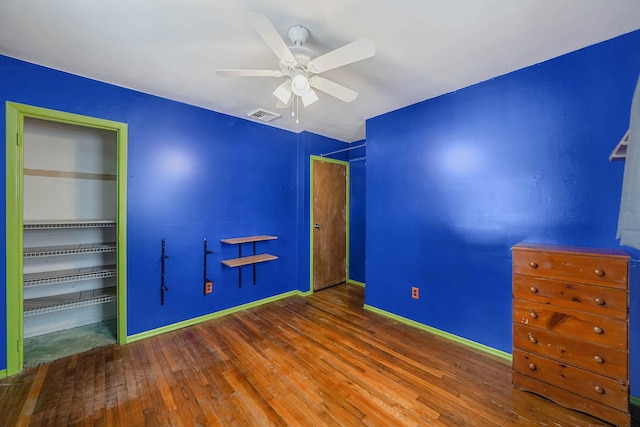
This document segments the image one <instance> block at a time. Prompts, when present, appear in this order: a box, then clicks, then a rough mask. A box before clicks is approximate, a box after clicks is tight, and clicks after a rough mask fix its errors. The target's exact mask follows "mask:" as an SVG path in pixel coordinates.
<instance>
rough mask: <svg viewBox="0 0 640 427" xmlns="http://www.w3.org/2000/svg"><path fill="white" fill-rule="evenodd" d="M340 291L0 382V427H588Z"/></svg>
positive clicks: (506, 374) (495, 371) (479, 360)
mask: <svg viewBox="0 0 640 427" xmlns="http://www.w3.org/2000/svg"><path fill="white" fill-rule="evenodd" d="M363 301H364V290H363V289H362V288H360V287H357V286H353V285H340V286H337V287H333V288H330V289H326V290H323V291H319V292H316V293H315V294H314V295H313V296H310V297H307V298H303V297H291V298H287V299H285V300H280V301H277V302H274V303H271V304H268V305H264V306H261V307H257V308H253V309H250V310H246V311H242V312H239V313H236V314H232V315H228V316H226V317H222V318H219V319H215V320H211V321H208V322H204V323H201V324H198V325H196V326H192V327H189V328H185V329H181V330H178V331H174V332H170V333H166V334H163V335H160V336H156V337H153V338H148V339H145V340H142V341H138V342H134V343H131V344H127V345H122V346H118V345H112V346H107V347H102V348H99V349H94V350H91V351H89V352H87V353H83V354H80V355H75V356H71V357H68V358H65V359H60V360H58V361H55V362H52V363H49V364H45V365H40V366H39V367H35V368H31V369H29V370H26V371H24V372H22V373H20V374H18V375H15V376H13V377H10V378H6V379H4V380H2V381H0V425H1V426H12V425H32V426H49V425H58V426H67V425H78V426H127V427H128V426H165V425H168V426H171V425H175V426H209V425H211V426H215V425H222V426H233V425H240V426H268V425H279V426H284V425H288V426H302V425H309V426H323V425H340V426H356V425H375V426H396V425H420V426H426V425H435V426H505V425H522V426H525V425H545V426H597V425H607V424H606V423H603V422H601V421H599V420H597V419H595V418H592V417H590V416H587V415H584V414H581V413H578V412H574V411H571V410H567V409H563V408H561V407H559V406H557V405H555V404H553V403H551V402H549V401H547V400H545V399H543V398H541V397H538V396H536V395H533V394H529V393H526V392H522V391H518V390H514V389H513V388H512V387H511V367H510V365H509V364H508V363H506V362H504V361H502V360H499V359H497V358H494V357H492V356H489V355H486V354H484V353H481V352H478V351H475V350H472V349H469V348H467V347H464V346H461V345H459V344H456V343H452V342H450V341H448V340H445V339H443V338H439V337H437V336H434V335H431V334H429V333H426V332H424V331H420V330H417V329H414V328H411V327H409V326H406V325H403V324H401V323H398V322H396V321H393V320H389V319H386V318H384V317H381V316H379V315H377V314H374V313H371V312H367V311H365V310H363V309H362V305H363Z"/></svg>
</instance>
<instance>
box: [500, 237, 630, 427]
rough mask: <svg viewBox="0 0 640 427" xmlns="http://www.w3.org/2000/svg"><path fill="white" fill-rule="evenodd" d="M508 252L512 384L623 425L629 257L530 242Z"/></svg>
mask: <svg viewBox="0 0 640 427" xmlns="http://www.w3.org/2000/svg"><path fill="white" fill-rule="evenodd" d="M512 249H513V385H514V386H515V387H516V388H518V389H521V390H527V391H531V392H534V393H537V394H540V395H542V396H545V397H546V398H548V399H551V400H553V401H554V402H556V403H559V404H560V405H563V406H566V407H568V408H572V409H576V410H578V411H582V412H586V413H588V414H591V415H593V416H595V417H598V418H601V419H603V420H606V421H609V422H611V423H613V424H615V425H618V426H628V425H629V424H630V415H629V344H628V341H629V340H628V327H629V324H628V323H629V317H628V279H627V278H628V271H629V267H628V264H629V256H628V255H627V253H626V252H624V251H620V250H607V249H589V248H575V247H566V246H553V245H540V244H530V243H521V244H518V245H516V246H514V247H513V248H512Z"/></svg>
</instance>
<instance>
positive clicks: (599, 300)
mask: <svg viewBox="0 0 640 427" xmlns="http://www.w3.org/2000/svg"><path fill="white" fill-rule="evenodd" d="M595 302H596V304H598V305H604V300H603V299H602V298H596V299H595Z"/></svg>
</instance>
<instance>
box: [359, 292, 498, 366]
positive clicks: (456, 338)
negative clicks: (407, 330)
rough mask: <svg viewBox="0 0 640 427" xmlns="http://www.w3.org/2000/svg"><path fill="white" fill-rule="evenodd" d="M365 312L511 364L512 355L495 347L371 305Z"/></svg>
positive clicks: (366, 307) (366, 306)
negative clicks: (370, 312)
mask: <svg viewBox="0 0 640 427" xmlns="http://www.w3.org/2000/svg"><path fill="white" fill-rule="evenodd" d="M364 308H365V310H369V311H372V312H374V313H377V314H380V315H382V316H385V317H388V318H390V319H393V320H397V321H398V322H401V323H404V324H406V325H409V326H413V327H414V328H418V329H422V330H423V331H426V332H430V333H432V334H434V335H437V336H439V337H442V338H446V339H448V340H451V341H454V342H457V343H458V344H462V345H466V346H467V347H471V348H474V349H476V350H480V351H483V352H485V353H488V354H491V355H493V356H496V357H499V358H500V359H503V360H505V361H508V362H511V354H509V353H506V352H504V351H502V350H498V349H495V348H493V347H489V346H486V345H484V344H480V343H477V342H475V341H471V340H468V339H466V338H462V337H459V336H457V335H453V334H450V333H449V332H445V331H442V330H440V329H436V328H433V327H431V326H427V325H425V324H423V323H419V322H416V321H415V320H411V319H407V318H406V317H402V316H398V315H397V314H393V313H390V312H388V311H385V310H381V309H379V308H376V307H372V306H370V305H367V304H365V305H364Z"/></svg>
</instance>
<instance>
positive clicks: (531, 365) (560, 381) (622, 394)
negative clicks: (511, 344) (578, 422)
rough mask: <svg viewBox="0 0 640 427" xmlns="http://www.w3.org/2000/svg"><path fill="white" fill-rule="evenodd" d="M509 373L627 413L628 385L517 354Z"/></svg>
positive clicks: (526, 354)
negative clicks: (538, 381)
mask: <svg viewBox="0 0 640 427" xmlns="http://www.w3.org/2000/svg"><path fill="white" fill-rule="evenodd" d="M513 369H514V371H515V372H519V373H521V374H524V375H528V376H530V377H533V378H536V379H538V380H540V381H544V382H546V383H549V384H552V385H554V386H557V387H560V388H562V389H564V390H568V391H571V392H573V393H577V394H579V395H581V396H584V397H586V398H588V399H591V400H594V401H596V402H600V403H604V404H606V405H608V406H611V407H614V408H617V409H620V410H625V411H626V410H627V409H628V400H629V385H628V384H627V383H625V382H621V381H617V380H613V379H611V378H606V377H603V376H601V375H598V374H594V373H592V372H588V371H586V370H584V369H579V368H576V367H573V366H571V365H566V364H564V363H561V362H556V361H554V360H552V359H547V358H546V357H542V356H537V355H535V354H532V353H527V352H524V351H520V350H514V351H513Z"/></svg>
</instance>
